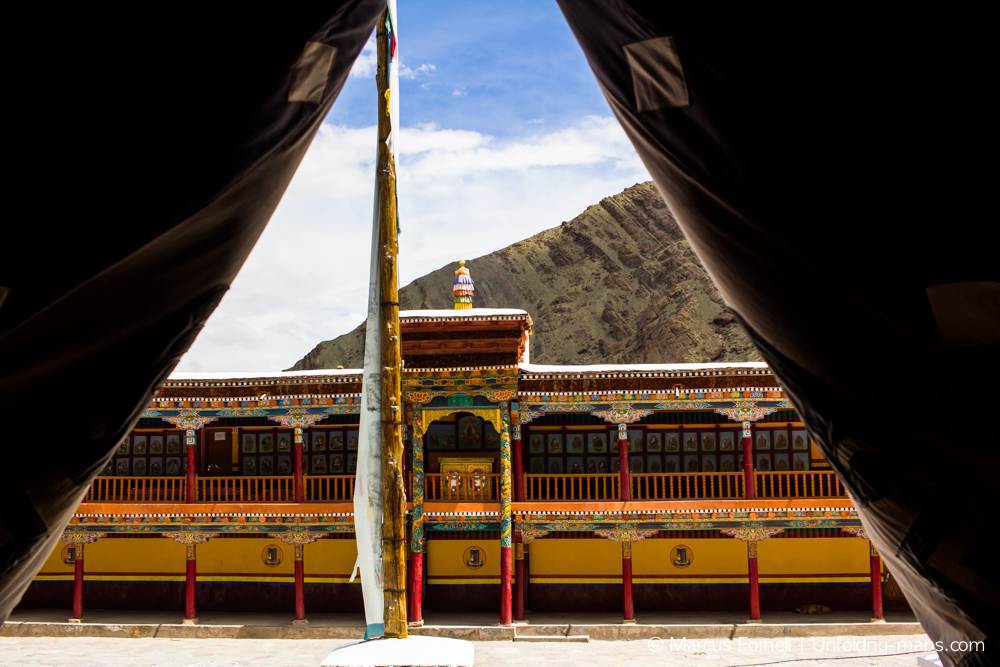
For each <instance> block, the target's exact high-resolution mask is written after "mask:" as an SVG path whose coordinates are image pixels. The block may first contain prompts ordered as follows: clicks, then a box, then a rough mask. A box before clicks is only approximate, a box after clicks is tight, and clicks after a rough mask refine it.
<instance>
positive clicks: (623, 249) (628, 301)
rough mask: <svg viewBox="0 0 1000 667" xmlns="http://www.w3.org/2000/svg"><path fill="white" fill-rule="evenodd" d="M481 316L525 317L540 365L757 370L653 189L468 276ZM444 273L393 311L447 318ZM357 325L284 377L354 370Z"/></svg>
mask: <svg viewBox="0 0 1000 667" xmlns="http://www.w3.org/2000/svg"><path fill="white" fill-rule="evenodd" d="M466 265H467V266H468V267H469V269H470V271H471V272H472V279H473V280H474V281H475V284H476V296H475V300H474V303H473V305H474V306H475V307H478V308H523V309H524V310H527V311H528V312H529V313H531V319H532V320H533V321H534V335H533V336H532V339H531V361H532V362H533V363H539V364H595V363H672V362H707V361H759V360H760V357H759V356H758V355H757V352H756V350H754V348H753V346H752V345H751V344H750V341H749V339H748V338H747V337H746V334H744V333H743V330H742V329H741V328H740V325H739V324H738V323H737V322H736V321H735V320H734V318H733V315H732V314H731V313H729V312H728V311H727V310H725V304H724V303H723V301H722V297H721V296H720V295H719V293H718V291H717V290H716V289H715V286H714V285H712V281H711V280H709V278H708V275H707V274H706V273H705V270H704V269H703V268H702V267H701V264H700V263H699V262H698V258H697V257H696V256H695V254H694V252H692V250H691V247H690V246H689V245H688V242H687V241H686V240H685V239H684V236H683V234H681V230H680V228H679V227H678V226H677V223H676V222H675V221H674V218H673V216H672V215H671V214H670V211H669V210H667V207H666V204H664V203H663V199H662V198H661V197H660V193H659V192H657V190H656V187H655V186H654V185H653V183H652V182H648V183H642V184H639V185H634V186H632V187H631V188H628V189H627V190H625V191H624V192H622V193H620V194H618V195H615V196H614V197H608V198H607V199H604V200H602V201H601V203H600V204H597V205H596V206H591V207H589V208H588V209H587V210H586V211H584V212H583V213H581V214H580V215H578V216H577V217H576V218H574V219H573V220H571V221H569V222H564V223H562V224H561V225H560V226H558V227H554V228H552V229H548V230H546V231H544V232H542V233H540V234H536V235H535V236H532V237H531V238H528V239H525V240H524V241H521V242H520V243H515V244H514V245H511V246H508V247H506V248H503V249H502V250H498V251H496V252H493V253H490V254H489V255H486V256H484V257H479V258H478V259H474V260H472V261H470V262H467V264H466ZM456 268H458V263H457V262H455V263H453V264H449V265H448V266H445V267H443V268H441V269H438V270H437V271H434V272H432V273H429V274H427V275H426V276H424V277H422V278H418V279H417V280H415V281H413V282H412V283H410V284H409V285H407V286H406V287H404V288H403V289H402V290H400V299H399V300H400V307H401V308H402V309H404V310H412V309H420V308H452V307H453V300H452V287H451V285H452V280H453V278H454V272H455V269H456ZM363 354H364V324H362V325H361V326H359V327H358V328H357V329H355V330H354V331H352V332H350V333H348V334H345V335H343V336H340V337H338V338H335V339H333V340H328V341H324V342H322V343H320V344H319V345H317V346H316V347H315V348H314V349H313V350H312V351H311V352H310V353H309V354H307V355H306V356H305V357H304V358H302V359H300V360H299V361H298V362H297V363H296V364H295V366H293V367H292V368H291V369H290V370H311V369H318V368H334V367H336V366H338V365H341V366H344V367H345V368H360V367H361V365H362V363H363Z"/></svg>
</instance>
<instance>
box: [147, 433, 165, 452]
mask: <svg viewBox="0 0 1000 667" xmlns="http://www.w3.org/2000/svg"><path fill="white" fill-rule="evenodd" d="M149 453H150V454H162V453H163V436H162V435H151V436H149Z"/></svg>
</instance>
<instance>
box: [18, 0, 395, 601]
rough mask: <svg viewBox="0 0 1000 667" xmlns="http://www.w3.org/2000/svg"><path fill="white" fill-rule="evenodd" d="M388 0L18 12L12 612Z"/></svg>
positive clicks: (224, 281)
mask: <svg viewBox="0 0 1000 667" xmlns="http://www.w3.org/2000/svg"><path fill="white" fill-rule="evenodd" d="M384 6H385V5H384V2H378V1H377V0H344V1H340V2H333V3H327V4H325V5H321V6H316V7H311V8H310V7H304V6H303V7H300V6H296V7H294V8H293V7H290V6H289V7H285V8H275V7H268V8H265V9H260V8H254V9H248V8H245V7H243V8H239V7H228V8H226V10H225V11H222V10H215V11H214V13H213V11H205V10H200V9H199V10H196V9H191V8H175V7H170V8H167V9H160V8H157V7H155V6H149V7H144V8H142V12H141V13H139V12H137V11H136V9H135V8H117V7H116V8H107V7H92V6H86V7H83V6H80V7H65V8H59V9H54V8H48V9H46V8H42V7H37V6H36V7H35V8H34V9H32V10H29V11H28V12H26V13H24V14H22V15H20V16H19V18H20V19H21V21H20V23H19V27H21V28H22V29H23V30H24V31H25V32H26V33H28V34H29V36H30V39H28V40H25V42H24V44H30V48H26V49H25V50H24V51H23V52H22V53H19V54H13V56H12V58H11V60H9V61H8V64H9V65H10V67H9V69H10V70H11V72H12V75H11V79H10V80H9V83H8V85H9V89H8V91H9V93H10V94H9V95H8V96H7V99H8V108H7V111H8V123H9V124H8V133H9V135H11V139H12V144H13V149H12V151H11V152H9V153H7V156H8V158H9V165H8V166H9V167H12V168H13V169H15V170H16V171H17V177H16V181H15V183H16V186H15V187H14V188H11V191H10V192H9V198H10V199H11V200H16V201H19V202H21V204H22V206H21V207H19V211H20V212H19V214H18V215H17V218H16V220H12V219H11V218H9V217H8V222H7V223H5V225H4V237H5V239H4V241H5V243H4V248H3V262H2V263H0V417H2V419H0V422H2V423H3V424H4V426H5V428H4V432H3V436H2V442H0V453H2V457H3V465H2V466H0V568H2V570H0V571H2V578H0V619H5V618H6V617H7V615H8V614H9V612H10V610H11V609H12V608H13V606H14V605H15V604H16V603H17V600H18V599H19V598H20V595H21V593H22V592H23V590H24V588H25V587H26V586H27V585H28V583H29V582H30V580H31V578H32V576H33V575H34V573H35V572H36V571H37V569H38V567H40V565H41V563H42V562H43V561H44V559H45V558H46V557H47V556H48V553H49V551H50V550H51V549H52V547H53V545H54V543H55V541H57V540H58V537H59V534H60V533H61V531H62V530H63V527H64V526H65V525H66V522H67V521H68V520H69V518H70V516H71V514H72V512H73V510H74V509H75V508H76V506H77V504H78V503H79V501H80V500H81V498H82V496H83V494H84V492H85V490H86V488H87V487H89V484H90V482H91V481H92V479H93V477H94V476H95V475H96V473H97V471H98V470H99V469H100V468H101V467H102V466H103V465H104V463H105V462H106V460H107V458H108V457H109V456H110V454H111V452H112V450H113V449H114V447H115V446H116V444H117V443H118V441H119V440H120V439H121V438H122V437H123V436H124V435H125V434H126V433H127V432H128V431H129V430H130V429H131V428H132V426H133V425H134V424H135V422H136V420H137V419H138V417H139V414H140V413H141V411H142V409H143V408H144V407H145V406H146V405H148V403H149V401H150V400H151V398H152V396H153V394H154V392H155V390H156V388H157V387H158V386H159V385H160V384H161V383H162V381H163V379H164V378H165V377H166V376H167V375H168V374H169V373H170V371H171V370H172V369H173V368H174V366H175V365H176V363H177V361H178V360H179V359H180V356H181V355H182V354H183V353H184V352H185V350H187V348H188V347H189V346H190V344H191V342H192V341H193V340H194V338H195V336H196V335H197V333H198V331H199V330H200V329H201V327H202V326H203V324H204V322H205V320H206V319H207V318H208V316H209V315H210V314H211V313H212V311H213V310H214V309H215V307H216V306H217V305H218V303H219V301H220V299H221V298H222V297H223V295H224V294H225V292H226V290H227V289H228V287H229V284H230V283H231V282H232V280H233V278H234V277H235V276H236V273H237V272H238V271H239V269H240V267H241V266H242V265H243V262H244V261H245V259H246V257H247V255H248V254H249V252H250V250H251V249H252V248H253V246H254V244H255V243H256V242H257V239H258V237H259V236H260V234H261V232H262V231H263V229H264V226H265V225H266V223H267V221H268V219H269V218H270V216H271V214H272V212H273V211H274V208H275V207H276V206H277V204H278V201H279V200H280V198H281V196H282V194H283V193H284V190H285V188H286V187H287V185H288V182H289V180H290V179H291V177H292V175H293V174H294V172H295V169H296V168H297V167H298V164H299V162H300V161H301V159H302V156H303V154H304V152H305V150H306V148H307V147H308V146H309V143H310V142H311V140H312V137H313V136H314V135H315V133H316V131H317V130H318V128H319V126H320V124H321V123H322V121H323V118H324V117H325V115H326V113H327V111H328V110H329V108H330V106H331V105H332V104H333V101H334V100H335V99H336V97H337V95H338V94H339V92H340V89H341V87H342V86H343V84H344V81H345V80H346V78H347V75H348V73H349V71H350V68H351V65H352V64H353V63H354V60H355V58H356V57H357V55H358V53H360V51H361V48H362V47H363V46H364V44H365V42H366V41H367V39H368V37H369V35H370V34H371V31H372V28H373V27H374V25H375V22H376V20H377V19H378V16H379V14H380V13H381V11H382V10H383V9H384ZM213 9H215V8H213ZM10 27H11V28H12V29H13V27H14V26H13V25H12V26H10ZM307 45H308V46H307ZM324 81H325V86H324V85H323V82H324ZM12 119H13V120H12ZM8 173H9V172H8ZM331 187H336V184H335V183H331Z"/></svg>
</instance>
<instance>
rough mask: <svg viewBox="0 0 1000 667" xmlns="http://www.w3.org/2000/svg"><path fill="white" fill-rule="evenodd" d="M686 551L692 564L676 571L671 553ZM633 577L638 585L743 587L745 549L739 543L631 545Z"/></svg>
mask: <svg viewBox="0 0 1000 667" xmlns="http://www.w3.org/2000/svg"><path fill="white" fill-rule="evenodd" d="M678 544H683V545H684V546H686V547H688V549H689V552H688V558H689V559H690V561H691V564H690V565H688V566H687V567H683V568H681V567H676V566H675V565H674V564H673V563H672V562H671V560H670V550H671V549H673V548H674V547H676V546H677V545H678ZM632 577H633V581H634V582H635V583H637V584H668V583H678V584H695V583H706V584H708V583H727V584H732V583H743V582H746V581H747V580H748V579H747V577H748V575H747V546H746V543H744V542H740V541H739V540H723V539H700V540H699V539H694V540H689V539H683V540H673V539H668V540H643V541H642V542H638V543H636V544H633V545H632Z"/></svg>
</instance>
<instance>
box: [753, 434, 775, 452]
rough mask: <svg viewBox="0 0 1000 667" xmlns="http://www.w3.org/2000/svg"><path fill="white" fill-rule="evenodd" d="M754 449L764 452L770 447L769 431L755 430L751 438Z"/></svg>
mask: <svg viewBox="0 0 1000 667" xmlns="http://www.w3.org/2000/svg"><path fill="white" fill-rule="evenodd" d="M753 445H754V449H756V450H757V451H758V452H766V451H768V450H770V449H771V432H770V431H757V433H755V434H754V440H753Z"/></svg>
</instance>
